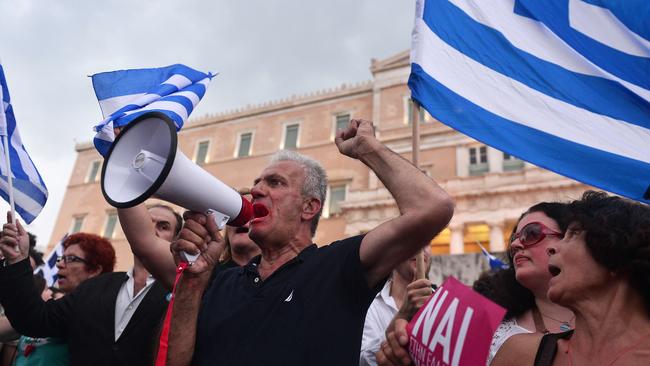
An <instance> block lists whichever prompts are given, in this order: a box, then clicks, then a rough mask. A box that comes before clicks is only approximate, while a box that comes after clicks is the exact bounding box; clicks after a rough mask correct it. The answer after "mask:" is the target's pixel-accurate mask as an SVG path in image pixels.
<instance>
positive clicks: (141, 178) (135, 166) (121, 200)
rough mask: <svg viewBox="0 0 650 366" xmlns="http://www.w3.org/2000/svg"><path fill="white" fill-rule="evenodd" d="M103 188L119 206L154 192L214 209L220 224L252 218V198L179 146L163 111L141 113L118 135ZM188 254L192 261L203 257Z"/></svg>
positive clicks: (189, 205) (107, 161)
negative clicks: (215, 174)
mask: <svg viewBox="0 0 650 366" xmlns="http://www.w3.org/2000/svg"><path fill="white" fill-rule="evenodd" d="M102 193H103V194H104V198H106V201H108V203H110V204H111V205H112V206H114V207H117V208H129V207H133V206H135V205H138V204H140V203H142V202H144V201H145V200H146V199H148V198H150V197H152V196H153V197H156V198H159V199H162V200H165V201H168V202H171V203H173V204H176V205H178V206H181V207H184V208H186V209H188V210H190V211H195V212H203V213H209V212H214V213H215V218H216V220H217V226H219V228H220V229H222V228H223V227H224V226H225V225H226V224H228V225H231V226H242V225H245V224H246V223H247V222H248V221H249V220H250V219H251V218H252V217H253V207H252V205H251V203H250V202H249V201H248V200H247V199H245V198H244V197H242V196H241V195H240V194H239V193H237V192H236V191H235V190H234V189H232V188H230V187H229V186H227V185H226V184H224V183H223V182H221V181H220V180H219V179H217V178H215V177H214V176H213V175H211V174H210V173H208V172H206V171H205V170H203V169H202V168H201V167H199V166H198V165H196V164H194V163H193V162H192V161H191V160H190V159H188V158H187V156H185V154H183V153H182V152H181V151H180V150H179V149H178V136H177V133H176V126H175V125H174V122H173V121H172V120H171V119H170V118H169V117H167V116H166V115H164V114H162V113H159V112H150V113H146V114H143V115H142V116H139V117H138V118H136V119H135V120H133V121H132V122H131V123H130V124H128V125H127V126H126V127H124V129H123V130H122V131H121V132H120V134H119V135H118V136H117V138H116V139H115V142H113V145H111V148H110V149H109V150H108V154H107V155H106V158H105V159H104V166H103V168H102ZM186 256H187V259H188V261H190V262H193V261H195V260H196V258H197V257H198V255H196V256H192V255H187V254H186ZM192 257H193V258H192Z"/></svg>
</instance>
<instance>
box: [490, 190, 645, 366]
mask: <svg viewBox="0 0 650 366" xmlns="http://www.w3.org/2000/svg"><path fill="white" fill-rule="evenodd" d="M569 209H570V212H571V224H570V225H569V226H568V229H567V231H566V235H565V236H564V238H563V239H562V240H561V241H558V242H555V243H553V244H551V245H549V246H548V249H547V251H548V255H549V261H548V262H549V265H548V270H549V272H550V273H551V275H552V276H553V277H552V279H551V281H550V282H549V288H548V297H549V298H550V299H551V300H552V301H553V302H556V303H558V304H561V305H563V306H566V307H568V308H570V309H572V310H573V312H574V313H575V316H576V318H575V325H576V326H575V330H574V331H570V332H566V333H563V334H561V335H550V334H549V335H544V336H542V335H530V334H526V335H517V336H514V337H512V338H511V339H510V340H509V341H508V342H507V343H506V344H504V346H503V348H502V352H499V354H498V355H497V357H495V359H494V363H493V365H495V366H497V365H499V366H503V365H535V366H550V365H554V366H558V365H568V366H572V365H576V366H578V365H590V366H592V365H593V366H600V365H604V366H626V365H630V366H631V365H650V207H648V206H647V205H643V204H640V203H637V202H632V201H629V200H626V199H623V198H620V197H610V196H608V195H607V194H605V193H603V192H587V193H585V194H584V195H583V197H582V199H580V200H578V201H574V202H572V203H571V204H570V205H569Z"/></svg>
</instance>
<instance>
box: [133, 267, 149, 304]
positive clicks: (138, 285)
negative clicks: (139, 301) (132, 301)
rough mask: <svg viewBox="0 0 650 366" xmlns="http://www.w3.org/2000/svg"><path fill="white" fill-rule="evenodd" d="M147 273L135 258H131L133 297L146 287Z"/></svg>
mask: <svg viewBox="0 0 650 366" xmlns="http://www.w3.org/2000/svg"><path fill="white" fill-rule="evenodd" d="M147 278H149V272H147V270H146V269H145V268H144V266H143V265H142V263H141V262H140V260H139V259H138V258H137V257H134V258H133V296H135V295H137V294H138V293H139V292H140V291H141V290H142V289H143V288H144V287H145V286H146V285H147Z"/></svg>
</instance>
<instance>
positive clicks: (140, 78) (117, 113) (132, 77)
mask: <svg viewBox="0 0 650 366" xmlns="http://www.w3.org/2000/svg"><path fill="white" fill-rule="evenodd" d="M212 77H214V75H213V74H212V73H207V74H206V73H203V72H200V71H196V70H194V69H191V68H189V67H187V66H184V65H171V66H167V67H162V68H155V69H136V70H119V71H111V72H103V73H99V74H95V75H93V76H92V82H93V87H94V89H95V95H96V96H97V99H98V100H99V106H100V108H101V110H102V115H103V117H104V120H103V121H102V122H101V123H99V124H98V125H97V126H95V132H97V134H96V135H95V139H94V143H95V148H96V149H97V151H99V153H100V154H102V156H104V155H106V153H108V149H109V148H110V146H111V144H112V143H113V140H115V133H114V128H120V127H123V126H126V125H127V124H129V123H130V122H131V121H133V120H134V119H135V118H137V117H138V116H140V115H142V114H144V113H147V112H151V111H157V112H162V113H164V114H166V115H167V116H168V117H169V118H171V119H172V120H173V121H174V123H175V124H176V128H177V130H180V129H181V128H182V127H183V123H185V121H186V120H187V118H188V117H189V115H190V113H192V110H194V108H195V107H196V105H197V104H198V103H199V101H200V100H201V98H203V95H205V91H206V89H207V87H208V83H209V82H210V79H212Z"/></svg>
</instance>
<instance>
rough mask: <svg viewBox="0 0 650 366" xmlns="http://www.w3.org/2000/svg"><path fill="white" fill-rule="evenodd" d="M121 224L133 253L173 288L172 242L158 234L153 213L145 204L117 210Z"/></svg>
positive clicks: (157, 276) (159, 279) (148, 269)
mask: <svg viewBox="0 0 650 366" xmlns="http://www.w3.org/2000/svg"><path fill="white" fill-rule="evenodd" d="M117 214H118V216H119V218H120V225H122V230H123V231H124V235H125V236H126V240H127V241H128V242H129V245H130V246H131V251H132V252H133V254H134V255H135V256H136V257H138V259H140V261H141V262H142V265H143V266H144V268H146V269H147V271H149V273H151V274H152V275H153V276H154V278H156V279H157V280H158V281H160V282H161V283H162V284H163V285H164V286H165V287H166V288H167V289H171V288H172V285H173V284H174V276H175V275H176V264H175V263H174V258H173V257H172V254H171V253H170V250H169V245H170V243H169V242H168V241H166V240H164V239H162V238H159V237H157V236H156V230H155V227H154V224H153V222H152V220H151V215H150V214H149V211H148V210H147V208H146V207H145V205H144V204H139V205H137V206H135V207H131V208H121V209H118V210H117Z"/></svg>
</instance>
